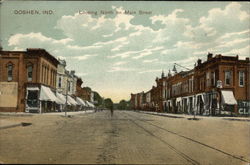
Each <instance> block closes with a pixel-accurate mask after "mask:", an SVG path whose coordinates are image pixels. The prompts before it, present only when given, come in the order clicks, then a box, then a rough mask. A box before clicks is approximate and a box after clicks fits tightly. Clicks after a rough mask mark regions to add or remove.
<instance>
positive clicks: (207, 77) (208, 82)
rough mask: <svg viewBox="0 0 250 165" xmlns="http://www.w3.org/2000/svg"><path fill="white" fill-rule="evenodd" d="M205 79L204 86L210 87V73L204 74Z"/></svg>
mask: <svg viewBox="0 0 250 165" xmlns="http://www.w3.org/2000/svg"><path fill="white" fill-rule="evenodd" d="M206 79H207V81H206V86H207V87H209V86H210V72H207V73H206Z"/></svg>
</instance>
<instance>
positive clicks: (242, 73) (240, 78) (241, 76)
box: [239, 71, 245, 87]
mask: <svg viewBox="0 0 250 165" xmlns="http://www.w3.org/2000/svg"><path fill="white" fill-rule="evenodd" d="M244 79H245V73H244V72H243V71H239V86H240V87H243V86H244Z"/></svg>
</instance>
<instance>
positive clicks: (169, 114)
mask: <svg viewBox="0 0 250 165" xmlns="http://www.w3.org/2000/svg"><path fill="white" fill-rule="evenodd" d="M135 112H139V113H145V114H150V115H157V116H165V117H170V118H186V119H190V118H193V117H194V115H188V114H173V113H163V112H149V111H139V110H138V111H137V110H136V111H135ZM195 117H196V118H198V119H223V120H234V121H248V122H250V117H230V116H228V117H220V116H199V115H196V116H195Z"/></svg>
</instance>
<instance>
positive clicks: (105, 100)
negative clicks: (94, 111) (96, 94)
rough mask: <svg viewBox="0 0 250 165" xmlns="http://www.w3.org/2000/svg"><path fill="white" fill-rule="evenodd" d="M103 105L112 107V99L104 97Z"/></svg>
mask: <svg viewBox="0 0 250 165" xmlns="http://www.w3.org/2000/svg"><path fill="white" fill-rule="evenodd" d="M104 107H105V108H108V109H113V101H112V100H111V99H110V98H107V99H104Z"/></svg>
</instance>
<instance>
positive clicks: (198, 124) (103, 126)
mask: <svg viewBox="0 0 250 165" xmlns="http://www.w3.org/2000/svg"><path fill="white" fill-rule="evenodd" d="M0 119H1V120H13V121H20V122H27V123H32V125H30V126H25V127H22V126H19V127H14V128H8V129H1V130H0V162H2V163H22V164H29V163H33V164H34V163H35V164H39V163H48V164H54V163H71V164H77V163H83V164H84V163H87V164H213V165H214V164H225V165H230V164H232V165H237V164H243V165H246V164H248V163H249V159H250V141H249V137H250V132H249V126H250V125H249V124H250V123H249V122H244V121H229V120H223V119H219V118H211V117H210V118H209V117H208V118H202V119H201V120H198V121H194V120H187V119H186V118H171V117H162V116H155V115H149V114H143V113H137V112H131V111H115V112H114V116H113V117H112V118H111V116H110V112H109V111H102V112H97V113H89V114H83V115H75V116H73V117H71V118H66V117H62V116H56V115H51V116H50V115H34V116H19V117H17V116H16V117H13V116H0Z"/></svg>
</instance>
